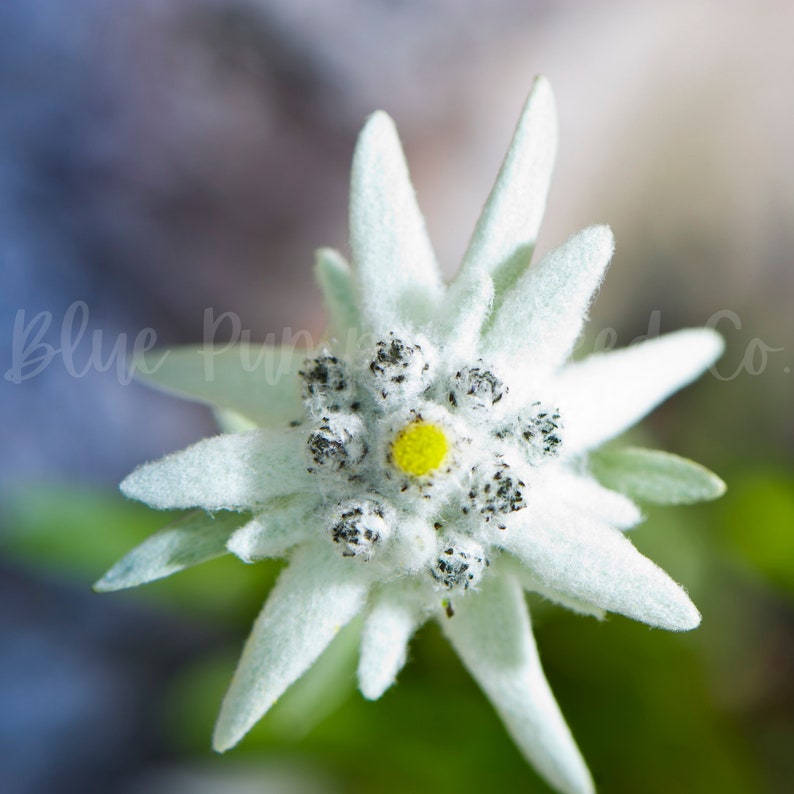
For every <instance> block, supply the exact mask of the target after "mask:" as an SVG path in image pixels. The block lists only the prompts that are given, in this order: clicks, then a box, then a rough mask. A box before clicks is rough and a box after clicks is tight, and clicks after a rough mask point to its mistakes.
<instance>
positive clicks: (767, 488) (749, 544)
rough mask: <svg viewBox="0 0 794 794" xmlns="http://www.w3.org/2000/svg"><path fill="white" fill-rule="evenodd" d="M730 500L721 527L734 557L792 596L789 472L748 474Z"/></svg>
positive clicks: (793, 487) (793, 515)
mask: <svg viewBox="0 0 794 794" xmlns="http://www.w3.org/2000/svg"><path fill="white" fill-rule="evenodd" d="M729 496H730V498H729V499H727V500H726V502H725V503H724V504H723V506H722V507H723V510H722V513H723V515H722V524H723V526H724V527H725V534H726V536H727V539H728V541H729V543H730V545H731V547H732V549H733V551H734V552H735V554H734V556H736V557H738V558H739V559H741V560H742V562H743V563H745V567H746V566H747V565H749V566H750V567H751V568H752V569H753V570H754V571H755V572H756V573H757V574H760V575H761V576H762V577H763V578H764V579H765V580H766V581H767V582H769V583H771V584H773V585H775V586H776V587H781V588H783V589H785V590H787V591H788V592H789V593H794V477H792V476H791V474H790V473H789V472H788V471H774V470H769V471H766V472H753V473H748V474H745V475H744V477H742V478H741V479H738V478H737V482H736V486H735V487H733V486H732V487H731V492H730V494H729Z"/></svg>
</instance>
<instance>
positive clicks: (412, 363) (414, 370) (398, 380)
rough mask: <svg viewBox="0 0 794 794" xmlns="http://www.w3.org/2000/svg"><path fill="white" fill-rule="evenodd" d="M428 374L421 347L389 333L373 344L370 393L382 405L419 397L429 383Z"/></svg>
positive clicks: (425, 358)
mask: <svg viewBox="0 0 794 794" xmlns="http://www.w3.org/2000/svg"><path fill="white" fill-rule="evenodd" d="M429 371H430V362H429V361H428V358H427V355H426V352H425V350H424V349H423V348H422V346H421V345H419V344H409V343H407V342H404V341H403V340H402V339H400V338H399V337H398V336H395V334H394V333H391V334H389V338H388V339H385V340H380V341H379V342H377V343H376V344H375V349H374V351H373V354H372V358H371V359H370V362H369V373H370V376H371V390H372V393H373V394H374V395H376V397H377V398H378V399H379V400H381V401H384V402H389V401H390V400H392V399H393V398H395V397H399V398H404V397H406V396H413V395H416V394H419V393H421V392H422V391H424V390H425V389H426V388H427V386H428V384H429V382H430V381H429Z"/></svg>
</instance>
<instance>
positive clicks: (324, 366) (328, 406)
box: [298, 352, 355, 414]
mask: <svg viewBox="0 0 794 794" xmlns="http://www.w3.org/2000/svg"><path fill="white" fill-rule="evenodd" d="M298 374H299V375H300V376H301V378H302V379H303V389H302V392H303V400H304V402H305V403H306V404H307V407H308V408H309V410H310V411H313V412H314V413H315V414H316V413H325V412H328V411H344V410H349V408H350V405H351V403H352V402H353V398H354V394H355V384H354V382H353V379H352V378H351V377H350V373H349V372H348V370H347V365H346V364H345V362H344V361H342V360H341V359H340V358H337V356H335V355H333V354H332V353H328V352H322V353H320V354H319V355H317V356H314V357H310V358H307V359H306V361H305V362H304V364H303V369H302V370H300V372H299V373H298Z"/></svg>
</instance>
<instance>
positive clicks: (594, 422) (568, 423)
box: [559, 328, 723, 454]
mask: <svg viewBox="0 0 794 794" xmlns="http://www.w3.org/2000/svg"><path fill="white" fill-rule="evenodd" d="M722 350H723V341H722V337H720V336H719V334H717V333H715V332H714V331H712V330H710V329H707V328H696V329H687V330H683V331H676V332H675V333H672V334H666V335H665V336H661V337H659V338H658V339H651V340H649V341H647V342H642V343H641V344H638V345H632V346H631V347H627V348H625V349H624V350H616V351H614V352H611V353H602V354H600V355H594V356H590V357H589V358H587V359H585V360H584V361H582V362H577V363H575V364H571V365H570V366H569V367H567V368H566V369H565V370H564V371H563V372H562V373H561V374H560V380H559V407H560V413H561V414H562V417H563V423H564V425H565V439H564V445H563V454H576V453H578V452H582V451H584V450H587V449H592V448H593V447H596V446H598V445H599V444H602V443H603V442H604V441H607V440H609V439H610V438H613V437H614V436H616V435H618V434H619V433H622V432H623V431H624V430H627V429H628V428H629V427H631V426H632V425H633V424H635V423H636V422H638V421H639V420H640V419H642V417H643V416H645V415H646V414H647V413H648V412H649V411H651V410H653V409H654V408H655V407H656V406H657V405H658V404H659V403H660V402H662V401H663V400H665V399H666V398H667V397H669V396H670V395H671V394H672V393H673V392H676V391H678V389H680V388H681V387H683V386H686V384H687V383H690V382H691V381H693V380H694V379H695V378H697V377H698V375H700V374H701V373H702V372H703V371H704V370H705V369H706V368H708V367H709V366H710V365H711V364H713V363H714V362H715V361H716V360H717V358H719V356H720V354H721V353H722Z"/></svg>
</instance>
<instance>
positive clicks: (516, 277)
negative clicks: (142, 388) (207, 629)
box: [97, 78, 723, 793]
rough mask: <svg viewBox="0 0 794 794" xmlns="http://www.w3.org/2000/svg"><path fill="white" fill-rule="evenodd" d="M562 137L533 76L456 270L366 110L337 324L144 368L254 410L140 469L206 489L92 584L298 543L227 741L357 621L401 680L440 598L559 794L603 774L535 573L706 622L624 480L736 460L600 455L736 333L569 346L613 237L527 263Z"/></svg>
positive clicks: (332, 306) (632, 482)
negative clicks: (566, 700) (633, 530)
mask: <svg viewBox="0 0 794 794" xmlns="http://www.w3.org/2000/svg"><path fill="white" fill-rule="evenodd" d="M555 147H556V117H555V109H554V101H553V97H552V93H551V90H550V88H549V85H548V84H547V82H546V81H545V80H544V79H542V78H540V79H538V80H537V81H536V83H535V86H534V88H533V90H532V92H531V94H530V97H529V99H528V101H527V104H526V106H525V108H524V111H523V114H522V116H521V119H520V121H519V124H518V128H517V130H516V132H515V136H514V138H513V141H512V143H511V146H510V149H509V151H508V154H507V157H506V159H505V162H504V165H503V166H502V169H501V171H500V173H499V176H498V178H497V181H496V185H495V187H494V189H493V191H492V193H491V195H490V197H489V199H488V201H487V203H486V205H485V208H484V210H483V212H482V215H481V216H480V219H479V221H478V223H477V227H476V229H475V232H474V235H473V237H472V240H471V243H470V245H469V248H468V251H467V253H466V256H465V258H464V261H463V265H462V267H461V269H460V272H459V273H458V275H457V277H456V278H455V280H454V281H452V283H450V284H448V285H446V284H444V282H443V280H442V278H441V276H440V274H439V269H438V266H437V264H436V260H435V257H434V254H433V249H432V247H431V245H430V242H429V240H428V238H427V234H426V232H425V225H424V221H423V219H422V215H421V213H420V211H419V209H418V207H417V205H416V201H415V197H414V191H413V188H412V187H411V183H410V181H409V177H408V172H407V168H406V165H405V160H404V157H403V153H402V150H401V148H400V143H399V140H398V138H397V134H396V131H395V128H394V125H393V123H392V121H391V119H390V118H389V117H388V116H387V115H386V114H384V113H380V112H379V113H376V114H374V115H373V116H372V117H371V118H370V119H369V121H368V122H367V124H366V126H365V128H364V130H363V132H362V133H361V137H360V139H359V142H358V146H357V149H356V153H355V157H354V162H353V174H352V187H351V206H350V234H351V248H352V259H353V269H352V270H351V269H350V268H349V267H348V265H347V264H346V262H345V261H344V259H343V258H342V257H341V256H340V255H339V254H338V253H335V252H334V251H330V250H321V251H320V252H319V253H318V257H317V277H318V280H319V283H320V287H321V289H322V292H323V294H324V297H325V301H326V305H327V308H328V312H329V316H330V325H329V330H328V334H327V336H326V339H325V341H324V343H323V344H322V345H321V346H320V347H319V348H317V349H315V350H312V351H306V350H297V349H286V348H285V349H275V348H265V347H263V348H255V347H251V346H249V347H237V348H230V349H227V350H223V351H221V350H206V349H204V350H201V349H189V350H184V349H183V350H176V351H170V354H169V356H168V357H166V359H165V360H164V362H163V364H162V366H161V367H160V369H159V370H157V372H155V373H154V374H152V375H151V376H150V379H151V380H152V381H153V382H154V383H155V384H158V385H160V386H161V387H164V388H166V389H170V390H171V391H175V392H177V393H179V394H181V395H184V396H188V397H192V398H194V399H199V400H202V401H206V402H208V403H211V404H212V405H214V406H215V407H216V408H217V409H219V411H220V413H221V415H222V416H224V417H225V420H226V422H227V426H229V423H231V424H234V425H235V426H236V427H237V428H240V427H241V426H245V427H248V428H250V429H247V430H241V431H240V432H233V433H225V434H223V435H219V436H215V437H214V438H209V439H206V440H204V441H201V442H199V443H198V444H195V445H194V446H192V447H190V448H188V449H186V450H184V451H182V452H178V453H176V454H173V455H170V456H168V457H166V458H164V459H163V460H160V461H158V462H155V463H150V464H147V465H144V466H142V467H140V468H139V469H137V470H136V471H135V472H133V473H132V474H131V475H130V476H129V477H127V479H126V480H124V482H123V483H122V486H121V488H122V491H123V492H124V493H125V494H126V495H127V496H129V497H131V498H134V499H139V500H141V501H144V502H146V503H148V504H149V505H151V506H153V507H156V508H161V509H171V508H200V510H198V511H196V512H193V513H191V514H189V515H188V516H187V517H186V518H183V519H180V520H179V521H177V522H175V523H173V524H171V525H170V526H168V527H166V528H165V529H164V530H162V531H161V532H159V533H158V534H156V535H155V536H153V537H152V538H150V539H149V540H148V541H146V542H145V543H143V544H142V545H141V546H139V547H138V548H137V549H135V550H134V551H132V552H131V553H130V554H129V555H128V556H127V557H125V558H124V559H123V560H122V561H121V562H119V563H118V564H117V565H116V566H114V567H113V568H112V569H111V570H110V571H109V572H108V573H107V574H106V575H105V577H104V578H103V579H102V580H100V582H98V584H97V589H99V590H114V589H120V588H123V587H130V586H133V585H137V584H141V583H143V582H145V581H151V580H153V579H157V578H160V577H163V576H166V575H168V574H170V573H173V572H175V571H177V570H181V569H183V568H185V567H187V566H189V565H192V564H196V563H198V562H202V561H204V560H207V559H210V558H212V557H216V556H219V555H220V554H223V553H225V552H226V551H227V550H228V551H231V552H233V553H234V554H236V555H237V556H238V557H240V558H241V559H242V560H244V561H246V562H253V561H256V560H260V559H264V558H269V557H288V558H289V565H288V567H287V568H286V569H285V570H284V571H283V573H282V574H281V576H280V578H279V580H278V582H277V584H276V586H275V588H274V589H273V591H272V593H271V594H270V597H269V598H268V600H267V603H266V604H265V606H264V608H263V610H262V612H261V614H260V615H259V617H258V618H257V620H256V623H255V624H254V627H253V631H252V632H251V635H250V637H249V639H248V641H247V643H246V646H245V650H244V651H243V655H242V658H241V660H240V663H239V666H238V668H237V672H236V673H235V676H234V679H233V681H232V684H231V687H230V689H229V691H228V693H227V695H226V698H225V700H224V702H223V706H222V709H221V713H220V717H219V719H218V723H217V727H216V729H215V737H214V746H215V748H216V749H217V750H219V751H224V750H227V749H228V748H230V747H232V746H233V745H235V744H236V743H237V742H238V741H239V740H240V739H241V738H242V737H243V736H244V735H245V733H246V732H247V731H248V730H249V729H250V728H251V727H252V726H253V725H254V723H255V722H256V721H257V720H259V719H260V718H261V717H262V716H263V715H264V714H265V713H266V712H267V711H268V709H269V708H270V707H271V706H272V705H273V703H275V701H276V699H277V698H278V697H279V696H280V695H281V694H282V693H283V692H284V691H285V690H286V688H287V687H289V686H290V684H292V683H293V682H294V681H295V680H296V679H297V678H298V677H299V676H301V675H302V674H303V673H304V672H305V671H306V670H307V669H308V668H309V667H310V666H311V665H312V664H313V663H314V661H315V660H316V659H317V658H318V656H319V655H320V654H321V652H322V651H323V650H324V649H325V647H326V646H327V645H328V644H329V643H330V642H331V640H332V639H333V637H334V635H335V634H336V633H337V632H338V631H339V629H340V628H341V627H342V626H344V625H345V624H347V623H348V622H349V621H350V620H351V619H353V618H354V617H355V616H357V615H359V614H363V629H362V636H361V656H360V663H359V668H358V678H359V686H360V689H361V691H362V693H363V694H364V696H365V697H367V698H378V697H379V696H380V695H381V694H383V692H384V691H385V690H386V689H387V688H388V687H389V686H391V684H393V683H394V680H395V677H396V676H397V674H398V672H399V671H400V669H401V667H402V666H403V664H404V662H405V659H406V647H407V644H408V642H409V641H410V639H411V637H412V635H413V634H414V632H416V630H417V629H418V628H419V627H420V626H421V625H422V624H423V623H424V622H425V621H427V620H430V619H436V620H438V621H439V623H440V624H441V627H442V629H443V631H444V633H445V634H446V635H447V637H448V638H449V640H450V642H451V643H452V645H453V646H454V648H455V649H456V651H457V652H458V654H459V655H460V657H461V659H462V660H463V663H464V665H465V666H466V667H467V668H468V669H469V671H470V672H471V674H472V675H473V676H474V678H475V679H476V680H477V682H478V683H479V685H480V686H481V687H482V689H483V690H484V692H485V693H486V694H487V696H488V697H489V698H490V700H491V702H492V703H493V705H494V707H495V708H496V710H497V711H498V712H499V714H500V716H501V717H502V719H503V721H504V723H505V725H506V727H507V729H508V731H509V732H510V734H511V735H512V737H513V739H514V740H515V742H516V744H517V745H518V746H519V748H520V749H521V751H522V752H523V753H524V755H525V756H526V757H527V759H528V760H529V761H531V762H532V763H533V764H534V765H535V766H536V767H537V769H538V770H539V772H540V773H541V774H542V775H543V776H544V777H545V778H546V780H547V781H548V782H549V783H550V784H551V785H552V786H553V787H554V788H556V789H558V790H559V791H563V792H577V793H582V792H589V791H592V790H593V784H592V782H591V778H590V775H589V773H588V771H587V768H586V766H585V764H584V762H583V760H582V758H581V756H580V754H579V751H578V749H577V747H576V744H575V743H574V741H573V739H572V737H571V735H570V732H569V730H568V727H567V726H566V724H565V721H564V720H563V717H562V716H561V714H560V712H559V709H558V707H557V704H556V702H555V700H554V697H553V695H552V693H551V691H550V689H549V686H548V684H547V682H546V679H545V677H544V674H543V670H542V669H541V666H540V662H539V659H538V654H537V650H536V647H535V642H534V639H533V636H532V631H531V628H530V619H529V614H528V611H527V605H526V602H525V597H524V591H525V590H529V591H534V592H538V593H541V594H542V595H543V596H545V597H547V598H549V599H552V600H554V601H557V602H559V603H561V604H563V605H565V606H567V607H570V608H571V609H574V610H576V611H577V612H581V613H585V614H590V615H595V616H601V615H602V614H603V612H617V613H620V614H622V615H626V616H628V617H631V618H634V619H636V620H641V621H644V622H645V623H648V624H650V625H651V626H658V627H661V628H665V629H670V630H673V631H684V630H688V629H692V628H694V627H695V626H697V625H698V623H699V621H700V615H699V614H698V611H697V609H696V608H695V607H694V605H693V604H692V603H691V601H690V600H689V597H688V596H687V594H686V593H685V592H684V590H683V589H682V588H681V587H679V586H678V585H677V584H676V583H675V582H673V580H672V579H670V578H669V577H668V576H667V574H665V573H664V572H663V571H662V570H661V569H660V568H658V567H657V566H656V565H655V564H654V563H652V562H651V561H650V560H648V559H647V558H645V557H644V556H643V555H641V554H640V553H639V552H638V551H636V549H635V548H634V546H633V545H632V544H631V543H630V542H629V540H627V538H626V536H625V535H624V531H625V530H627V529H629V528H630V527H632V526H634V525H635V524H637V523H638V522H639V521H640V519H641V515H640V511H639V509H638V508H637V506H636V505H635V503H634V502H633V501H632V499H631V498H630V497H638V498H645V499H648V500H651V501H657V502H691V501H697V500H698V499H705V498H713V497H714V496H717V495H719V493H721V492H722V489H723V486H722V483H721V481H720V480H719V479H718V478H717V477H716V476H714V475H713V474H711V473H710V472H708V471H707V470H705V469H703V468H702V467H699V466H697V465H696V464H694V463H691V462H689V461H685V460H683V459H681V458H678V457H676V456H673V455H668V454H665V453H661V452H654V451H650V450H640V449H630V450H625V451H622V452H621V451H618V452H603V451H601V452H599V453H594V452H593V451H594V450H595V449H596V448H597V447H599V446H600V445H601V444H602V443H603V442H605V441H608V440H609V439H611V438H613V437H614V436H616V435H618V434H619V433H621V432H622V431H624V430H625V429H627V428H628V427H630V426H631V425H633V424H634V423H635V422H637V421H638V420H639V419H640V418H641V417H643V416H644V415H645V414H646V413H648V411H650V410H651V409H652V408H653V407H654V406H656V405H657V404H658V403H659V402H661V401H662V400H663V399H665V398H666V397H667V396H668V395H669V394H671V393H672V392H674V391H676V390H677V389H679V388H680V387H682V386H683V385H685V384H687V383H689V382H690V381H691V380H693V379H694V378H695V377H696V376H698V375H699V374H700V373H701V372H703V370H704V369H705V368H706V367H708V366H709V365H710V364H711V363H712V362H713V361H714V360H715V359H716V358H717V357H718V355H719V354H720V352H721V349H722V342H721V340H720V338H719V337H718V336H717V335H716V334H715V333H713V332H712V331H709V330H705V329H701V330H685V331H679V332H678V333H674V334H670V335H668V336H665V337H662V338H659V339H654V340H651V341H647V342H645V343H643V344H638V345H635V346H633V347H630V348H628V349H625V350H621V351H617V352H610V353H605V354H600V355H593V356H591V357H590V358H588V359H586V360H585V361H582V362H576V363H567V359H568V357H569V355H570V353H571V350H572V348H573V346H574V343H575V341H576V339H577V337H578V336H579V334H580V332H581V330H582V325H583V322H584V318H585V315H586V312H587V309H588V306H589V304H590V301H591V299H592V297H593V295H594V293H595V291H596V290H597V288H598V286H599V284H600V282H601V279H602V276H603V274H604V271H605V269H606V267H607V265H608V263H609V260H610V257H611V255H612V250H613V241H612V234H611V232H610V231H609V229H608V228H607V227H605V226H594V227H591V228H588V229H585V230H584V231H582V232H579V233H578V234H576V235H574V236H573V237H572V238H571V239H570V240H568V241H567V242H566V243H564V244H563V245H562V246H560V247H559V248H557V249H556V250H554V251H552V252H551V253H550V254H548V255H547V256H546V257H545V258H543V259H542V260H541V261H540V262H539V263H538V264H536V265H534V266H533V267H529V262H530V258H531V256H532V252H533V247H534V243H535V238H536V235H537V231H538V227H539V225H540V220H541V216H542V214H543V209H544V206H545V201H546V193H547V189H548V184H549V179H550V174H551V169H552V162H553V159H554V153H555ZM208 362H211V365H212V372H211V373H210V372H209V371H208V368H207V364H208ZM210 374H211V375H212V377H207V376H208V375H210Z"/></svg>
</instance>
